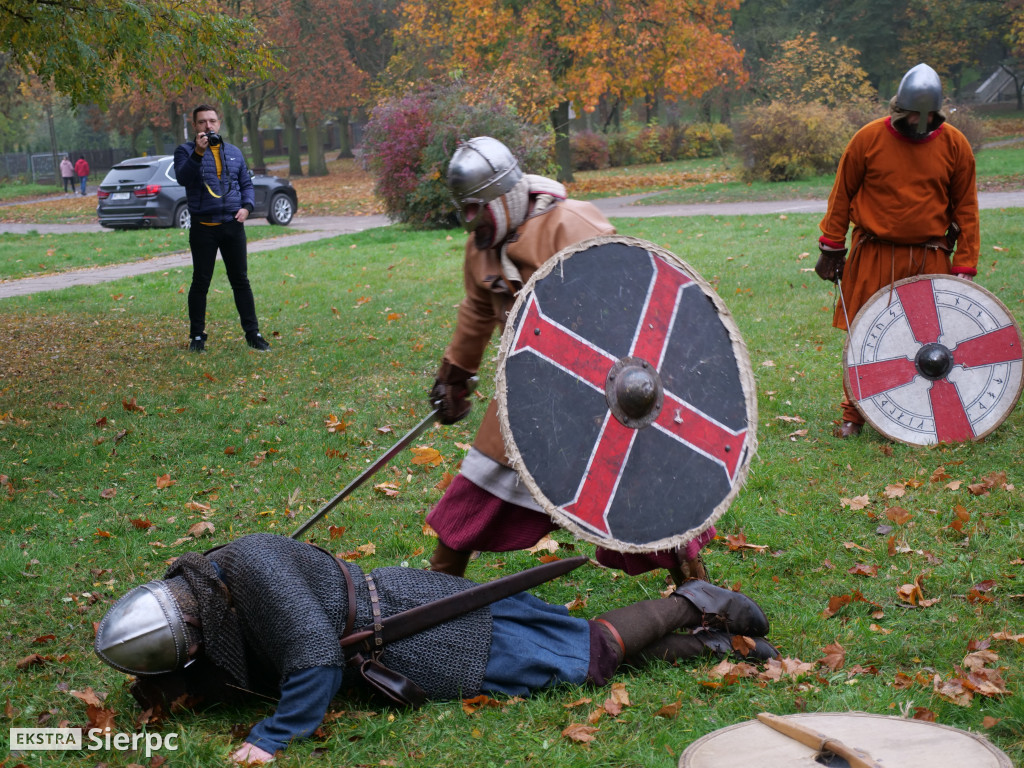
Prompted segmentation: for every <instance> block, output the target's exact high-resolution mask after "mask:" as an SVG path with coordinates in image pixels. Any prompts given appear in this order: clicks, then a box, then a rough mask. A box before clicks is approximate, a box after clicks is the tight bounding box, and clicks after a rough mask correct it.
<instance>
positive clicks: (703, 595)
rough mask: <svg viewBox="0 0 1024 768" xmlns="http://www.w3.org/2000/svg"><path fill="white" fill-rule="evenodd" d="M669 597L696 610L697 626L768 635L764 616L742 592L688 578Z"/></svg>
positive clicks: (758, 607)
mask: <svg viewBox="0 0 1024 768" xmlns="http://www.w3.org/2000/svg"><path fill="white" fill-rule="evenodd" d="M672 595H673V596H675V597H680V598H682V599H684V600H686V601H687V602H689V603H690V605H692V606H693V607H694V608H696V609H697V610H698V611H699V612H700V614H701V619H700V621H701V625H703V626H705V627H711V628H713V629H721V630H725V631H726V632H731V633H736V634H741V635H749V636H750V637H764V636H765V635H767V634H768V617H767V616H765V615H764V611H762V610H761V606H759V605H758V604H757V603H755V602H754V601H753V600H751V599H750V598H749V597H747V596H746V595H744V594H743V593H742V592H733V591H732V590H729V589H723V588H722V587H718V586H715V585H714V584H709V583H708V582H706V581H698V580H696V579H691V580H690V581H687V582H685V583H683V584H682V585H680V586H679V587H677V588H676V590H675V592H673V593H672Z"/></svg>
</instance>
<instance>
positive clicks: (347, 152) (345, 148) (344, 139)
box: [338, 109, 352, 160]
mask: <svg viewBox="0 0 1024 768" xmlns="http://www.w3.org/2000/svg"><path fill="white" fill-rule="evenodd" d="M348 123H349V119H348V110H346V109H342V110H339V111H338V143H339V144H340V146H339V147H338V159H339V160H341V159H342V158H343V157H352V142H350V141H349V137H348Z"/></svg>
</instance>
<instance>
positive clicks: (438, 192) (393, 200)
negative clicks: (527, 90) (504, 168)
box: [363, 83, 555, 229]
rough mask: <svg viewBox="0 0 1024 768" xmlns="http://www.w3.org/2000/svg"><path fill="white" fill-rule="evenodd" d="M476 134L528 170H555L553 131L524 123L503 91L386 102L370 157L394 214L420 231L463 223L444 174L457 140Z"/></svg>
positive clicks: (369, 133) (435, 93)
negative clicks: (500, 146) (487, 138)
mask: <svg viewBox="0 0 1024 768" xmlns="http://www.w3.org/2000/svg"><path fill="white" fill-rule="evenodd" d="M474 136H492V137H494V138H496V139H498V140H499V141H502V142H504V143H505V145H506V146H508V148H509V149H511V150H512V153H513V154H514V155H515V156H516V157H517V158H518V160H519V163H520V165H521V166H522V168H523V170H524V171H526V172H527V173H536V174H540V175H546V176H553V175H554V173H555V171H554V168H553V166H552V165H551V147H552V139H551V134H550V131H548V130H546V129H544V128H541V127H538V126H535V125H530V124H527V123H524V122H523V121H521V120H520V119H519V118H518V117H517V116H516V114H515V112H514V111H513V110H512V108H511V107H510V106H509V105H508V103H507V102H506V101H505V100H504V99H503V98H502V97H501V95H500V94H497V93H493V92H484V93H480V92H479V91H471V89H470V88H469V87H468V86H466V85H463V84H460V83H455V84H451V85H446V86H435V87H428V88H425V89H422V90H418V91H414V92H411V93H407V94H405V95H404V96H401V97H398V98H394V99H390V100H388V101H385V102H383V103H382V104H380V105H379V106H378V107H376V108H375V109H374V110H373V114H372V115H371V118H370V122H369V123H368V124H367V127H366V134H365V137H364V140H363V150H364V153H365V155H364V156H365V157H366V160H367V164H368V167H369V169H370V171H371V172H372V173H373V174H374V176H375V177H376V192H377V195H378V196H379V197H380V198H381V200H383V201H384V207H385V211H386V213H387V214H388V216H390V217H391V218H392V219H394V220H396V221H400V222H402V223H405V224H409V225H411V226H412V227H414V228H416V229H436V228H448V227H455V226H457V225H458V218H457V216H456V212H455V206H454V204H453V203H452V200H451V196H450V195H449V194H448V188H447V186H446V185H445V176H446V174H447V171H448V161H449V160H450V159H451V156H452V153H453V152H454V151H455V149H456V147H457V146H458V143H459V141H462V140H465V139H470V138H473V137H474Z"/></svg>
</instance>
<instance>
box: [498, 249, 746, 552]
mask: <svg viewBox="0 0 1024 768" xmlns="http://www.w3.org/2000/svg"><path fill="white" fill-rule="evenodd" d="M496 390H497V400H498V417H499V421H500V423H501V430H502V435H503V436H504V439H505V447H506V451H507V453H508V456H509V458H510V459H511V461H512V463H513V466H514V467H515V468H516V470H518V472H519V474H520V477H521V479H522V481H523V482H524V483H525V484H526V486H527V488H528V489H529V490H530V493H531V494H532V495H533V498H534V499H536V501H537V502H538V503H539V504H540V506H541V507H542V508H543V509H544V510H545V511H546V512H547V513H548V514H549V515H550V516H551V517H552V518H553V519H554V521H555V522H556V523H558V524H559V525H560V526H562V527H563V528H566V529H568V530H570V531H572V532H573V533H574V534H575V535H577V536H578V537H580V538H582V539H585V540H587V541H590V542H593V543H594V544H598V545H600V546H603V547H607V548H609V549H613V550H617V551H620V552H652V551H657V550H664V549H670V548H672V547H675V546H680V545H682V544H685V543H686V542H688V541H690V540H691V539H692V538H693V537H694V536H696V535H697V534H698V533H700V532H702V531H704V530H706V529H707V528H708V527H709V526H710V525H711V524H712V523H713V522H714V521H715V520H717V519H718V518H719V517H720V516H721V515H722V513H723V512H724V511H725V510H726V508H727V507H728V505H729V504H730V502H731V501H732V499H733V498H734V497H735V495H736V493H737V492H738V491H739V488H740V485H741V484H742V482H743V479H744V478H745V477H746V472H747V468H748V466H749V463H750V459H751V457H752V455H753V453H754V451H755V449H756V445H757V442H756V430H757V402H756V396H755V392H754V377H753V372H752V371H751V369H750V361H749V359H748V357H747V352H746V347H745V345H744V344H743V340H742V338H741V337H740V334H739V331H738V330H737V328H736V326H735V324H734V322H733V320H732V317H731V316H730V314H729V311H728V310H727V309H726V307H725V305H724V304H723V303H722V301H721V300H720V299H719V298H718V296H717V294H716V293H715V292H714V290H713V289H712V288H711V287H710V286H709V285H708V284H707V283H706V282H705V281H704V280H703V278H701V277H700V275H698V274H697V272H696V271H694V270H693V269H692V268H691V267H690V266H689V265H687V264H686V263H685V262H684V261H682V260H681V259H679V258H677V257H676V256H674V255H673V254H672V253H670V252H668V251H666V250H664V249H663V248H660V247H658V246H656V245H654V244H652V243H649V242H646V241H643V240H637V239H635V238H628V237H598V238H592V239H590V240H585V241H583V242H581V243H578V244H577V245H574V246H571V247H569V248H566V249H564V250H562V251H561V252H559V253H558V254H557V255H555V256H554V257H553V258H552V259H551V260H550V261H548V262H547V263H546V264H545V265H544V266H543V267H542V268H541V269H540V270H538V271H537V272H536V273H535V274H534V275H533V277H532V278H531V279H530V281H529V282H528V283H527V284H526V286H524V288H523V290H522V291H521V292H520V293H519V296H518V297H517V299H516V303H515V305H514V306H513V308H512V311H511V313H510V315H509V321H508V323H507V324H506V326H505V332H504V334H503V336H502V341H501V352H500V357H499V361H498V376H497V386H496Z"/></svg>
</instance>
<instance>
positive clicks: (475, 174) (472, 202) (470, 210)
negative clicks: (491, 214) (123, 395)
mask: <svg viewBox="0 0 1024 768" xmlns="http://www.w3.org/2000/svg"><path fill="white" fill-rule="evenodd" d="M521 178H523V171H522V169H521V168H520V167H519V162H518V161H517V160H516V158H515V156H514V155H513V154H512V152H511V151H510V150H509V148H508V147H506V146H505V145H504V144H502V143H501V142H500V141H498V140H497V139H492V138H491V137H490V136H477V137H476V138H473V139H470V140H469V141H465V142H462V143H461V144H459V146H458V149H456V150H455V154H453V155H452V159H451V161H450V162H449V163H448V189H449V191H450V192H451V195H452V201H453V202H454V203H455V205H456V207H457V208H458V209H459V219H460V220H461V221H462V225H463V226H464V227H465V228H466V231H467V232H472V231H473V230H474V229H476V228H477V227H479V226H480V224H481V223H483V221H484V220H485V216H484V210H485V209H486V208H487V204H488V203H490V202H491V201H492V200H497V199H498V198H499V197H501V196H502V195H504V194H506V193H507V192H508V191H509V190H511V189H512V188H513V187H514V186H515V185H516V184H517V183H518V182H519V180H520V179H521Z"/></svg>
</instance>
